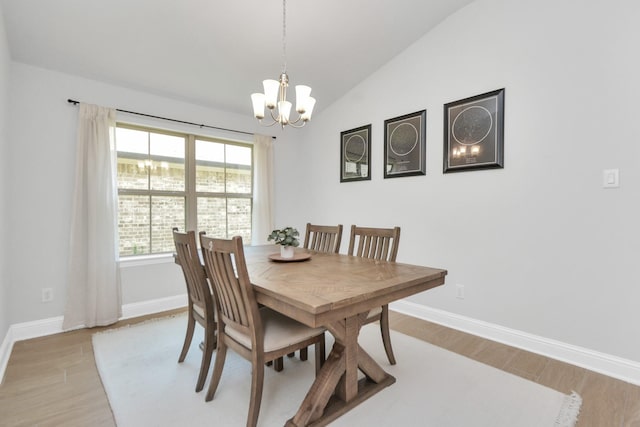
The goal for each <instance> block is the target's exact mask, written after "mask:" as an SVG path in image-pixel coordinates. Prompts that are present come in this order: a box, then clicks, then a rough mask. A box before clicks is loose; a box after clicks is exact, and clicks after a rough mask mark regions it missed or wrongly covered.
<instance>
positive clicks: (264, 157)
mask: <svg viewBox="0 0 640 427" xmlns="http://www.w3.org/2000/svg"><path fill="white" fill-rule="evenodd" d="M253 143H254V145H253V219H252V227H251V228H252V230H251V244H252V245H263V244H266V243H268V242H267V236H269V234H270V233H271V231H272V230H273V138H272V137H270V136H267V135H257V134H256V135H254V137H253Z"/></svg>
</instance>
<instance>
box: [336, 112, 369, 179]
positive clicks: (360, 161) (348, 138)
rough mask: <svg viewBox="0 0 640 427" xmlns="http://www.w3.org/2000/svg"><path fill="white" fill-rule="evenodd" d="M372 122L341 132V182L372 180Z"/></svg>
mask: <svg viewBox="0 0 640 427" xmlns="http://www.w3.org/2000/svg"><path fill="white" fill-rule="evenodd" d="M370 165H371V124H368V125H365V126H360V127H357V128H354V129H350V130H345V131H343V132H340V182H351V181H368V180H371V168H370Z"/></svg>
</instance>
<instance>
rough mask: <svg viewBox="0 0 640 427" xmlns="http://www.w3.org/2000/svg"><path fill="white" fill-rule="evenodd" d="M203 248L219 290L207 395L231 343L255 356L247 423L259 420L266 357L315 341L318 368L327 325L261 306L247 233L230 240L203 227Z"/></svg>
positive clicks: (251, 358) (248, 356)
mask: <svg viewBox="0 0 640 427" xmlns="http://www.w3.org/2000/svg"><path fill="white" fill-rule="evenodd" d="M200 248H201V250H202V256H203V258H204V265H205V269H206V271H207V276H208V277H209V281H210V282H212V283H211V284H212V286H213V289H214V294H215V295H216V299H215V301H216V312H217V315H218V350H217V353H216V360H215V363H214V366H213V374H212V377H211V382H210V384H209V389H208V391H207V396H206V398H205V400H206V401H210V400H212V399H213V396H214V394H215V392H216V390H217V388H218V384H219V382H220V377H221V376H222V369H223V367H224V362H225V358H226V354H227V348H231V349H232V350H234V351H235V352H236V353H238V354H239V355H240V356H242V357H244V358H245V359H247V360H249V361H251V373H252V375H251V396H250V402H249V413H248V416H247V426H251V427H253V426H255V425H256V424H257V422H258V415H259V413H260V403H261V401H262V388H263V384H264V365H265V362H268V361H272V360H276V359H277V358H281V357H282V356H284V355H285V354H288V353H290V352H293V351H296V350H298V349H300V348H303V347H307V346H309V345H311V344H315V353H316V357H315V361H316V373H317V372H318V371H319V370H320V367H321V366H322V363H323V362H324V358H325V356H324V352H325V348H324V346H325V344H324V329H323V328H309V327H307V326H305V325H303V324H302V323H299V322H297V321H296V320H293V319H291V318H289V317H287V316H285V315H283V314H280V313H278V312H277V311H274V310H271V309H270V308H267V307H258V302H257V301H256V296H255V292H254V290H253V285H252V284H251V280H250V278H249V272H248V271H247V264H246V260H245V256H244V249H243V246H242V237H240V236H235V237H233V238H232V239H231V240H226V239H216V238H213V237H207V236H206V235H205V234H204V233H200Z"/></svg>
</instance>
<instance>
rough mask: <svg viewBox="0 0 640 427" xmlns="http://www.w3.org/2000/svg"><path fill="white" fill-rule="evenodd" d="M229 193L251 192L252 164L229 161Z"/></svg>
mask: <svg viewBox="0 0 640 427" xmlns="http://www.w3.org/2000/svg"><path fill="white" fill-rule="evenodd" d="M227 193H240V194H251V166H240V165H232V164H228V163H227Z"/></svg>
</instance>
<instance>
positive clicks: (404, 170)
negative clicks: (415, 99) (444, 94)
mask: <svg viewBox="0 0 640 427" xmlns="http://www.w3.org/2000/svg"><path fill="white" fill-rule="evenodd" d="M426 126H427V110H422V111H416V112H415V113H411V114H407V115H404V116H400V117H395V118H393V119H388V120H385V121H384V177H385V178H395V177H399V176H410V175H424V174H425V173H426Z"/></svg>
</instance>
